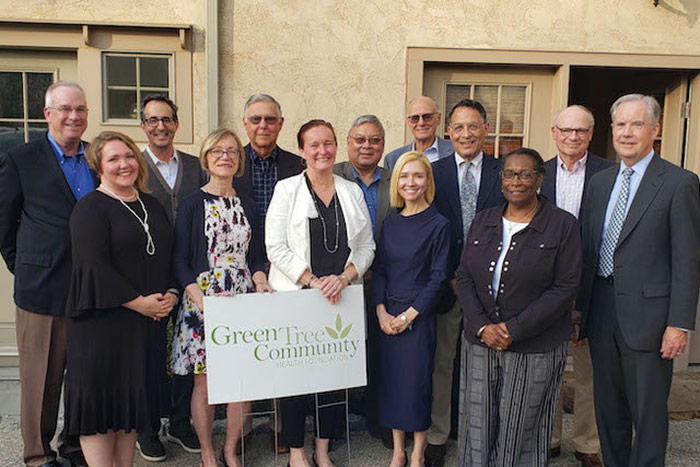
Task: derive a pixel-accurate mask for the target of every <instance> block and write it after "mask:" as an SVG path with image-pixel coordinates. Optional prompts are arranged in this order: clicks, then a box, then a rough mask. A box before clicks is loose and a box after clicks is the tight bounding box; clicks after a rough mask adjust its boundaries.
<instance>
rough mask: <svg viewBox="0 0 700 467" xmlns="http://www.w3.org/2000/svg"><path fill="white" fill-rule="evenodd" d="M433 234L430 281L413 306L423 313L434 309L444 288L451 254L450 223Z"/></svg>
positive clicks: (429, 253)
mask: <svg viewBox="0 0 700 467" xmlns="http://www.w3.org/2000/svg"><path fill="white" fill-rule="evenodd" d="M432 234H433V237H432V241H431V244H430V251H429V252H428V254H427V255H426V256H427V258H426V259H427V261H428V263H429V264H430V275H429V277H428V283H427V284H426V285H425V286H424V287H423V288H422V289H421V290H420V292H419V293H418V296H416V298H415V299H414V300H413V308H415V309H416V311H418V313H420V314H421V315H423V314H426V313H430V312H432V311H433V310H434V305H435V303H436V302H437V299H438V296H439V294H440V292H441V291H442V290H443V287H444V285H445V279H447V264H448V262H449V256H450V234H451V232H450V224H449V223H447V222H445V223H443V224H442V225H441V226H440V228H439V229H436V230H435V231H433V232H432Z"/></svg>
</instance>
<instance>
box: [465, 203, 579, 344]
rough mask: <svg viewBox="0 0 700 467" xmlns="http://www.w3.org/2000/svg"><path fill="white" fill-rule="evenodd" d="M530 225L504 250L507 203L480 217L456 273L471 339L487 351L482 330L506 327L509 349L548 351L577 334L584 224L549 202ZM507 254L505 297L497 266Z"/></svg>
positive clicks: (505, 262) (467, 333) (502, 281)
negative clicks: (576, 303) (576, 306)
mask: <svg viewBox="0 0 700 467" xmlns="http://www.w3.org/2000/svg"><path fill="white" fill-rule="evenodd" d="M540 203H541V207H540V209H539V211H538V212H537V213H536V214H535V216H534V217H533V219H532V220H531V221H530V224H529V225H528V226H527V227H526V228H525V229H523V230H522V231H520V232H518V233H516V234H514V235H513V238H512V240H511V243H510V244H509V245H503V244H502V239H503V220H502V216H503V212H504V210H505V207H506V204H503V205H501V206H499V207H495V208H491V209H487V210H485V211H483V212H481V213H479V214H477V216H476V217H475V218H474V221H473V222H472V225H471V228H470V230H469V236H468V240H467V244H466V246H465V248H464V251H463V253H462V259H461V262H460V266H459V269H458V270H457V273H456V277H457V296H458V297H459V300H460V303H461V305H462V309H463V311H464V320H465V322H464V332H465V337H466V338H467V339H468V340H469V341H470V342H472V343H475V344H480V343H481V342H480V339H479V338H478V337H476V333H477V332H478V330H479V329H480V328H481V327H482V326H484V325H486V324H495V323H499V322H501V321H504V322H505V324H506V327H507V328H508V331H509V332H510V334H511V336H512V338H513V344H512V345H511V346H510V347H509V349H508V350H511V351H513V352H523V353H535V352H547V351H550V350H552V349H553V348H555V347H556V346H557V345H559V344H561V342H562V341H564V340H566V339H567V338H568V337H569V334H570V332H571V310H572V306H573V301H574V298H575V297H576V293H577V290H578V285H579V281H580V278H581V235H580V229H579V224H578V221H577V220H576V218H575V217H574V216H572V215H571V214H569V213H568V212H566V211H564V210H562V209H559V208H557V207H556V206H555V205H553V204H551V203H550V202H548V201H547V200H546V199H544V198H540ZM503 248H507V249H508V251H507V253H506V256H505V259H504V262H503V269H502V271H501V282H500V285H499V286H498V287H499V291H498V296H497V298H496V299H494V297H493V294H492V292H493V291H492V285H491V284H492V279H493V273H494V265H495V264H496V262H497V261H498V257H499V256H500V254H501V250H502V249H503Z"/></svg>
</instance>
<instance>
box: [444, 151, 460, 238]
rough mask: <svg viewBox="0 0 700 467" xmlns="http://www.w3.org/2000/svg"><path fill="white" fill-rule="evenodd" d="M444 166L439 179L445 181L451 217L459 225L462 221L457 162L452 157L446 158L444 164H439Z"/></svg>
mask: <svg viewBox="0 0 700 467" xmlns="http://www.w3.org/2000/svg"><path fill="white" fill-rule="evenodd" d="M441 166H443V168H444V172H443V174H442V177H440V180H441V182H442V183H445V190H446V191H447V195H448V196H447V199H448V202H449V205H450V210H451V211H452V219H455V220H458V221H459V222H460V225H461V223H462V206H461V204H460V196H459V181H458V179H457V177H458V176H459V175H458V172H457V163H456V162H455V160H454V158H452V159H446V163H445V164H441Z"/></svg>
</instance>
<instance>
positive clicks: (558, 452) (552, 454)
mask: <svg viewBox="0 0 700 467" xmlns="http://www.w3.org/2000/svg"><path fill="white" fill-rule="evenodd" d="M559 456H561V446H557V447H555V448H552V449H550V450H549V458H550V459H554V458H556V457H559Z"/></svg>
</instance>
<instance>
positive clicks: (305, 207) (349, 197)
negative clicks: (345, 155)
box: [265, 173, 375, 291]
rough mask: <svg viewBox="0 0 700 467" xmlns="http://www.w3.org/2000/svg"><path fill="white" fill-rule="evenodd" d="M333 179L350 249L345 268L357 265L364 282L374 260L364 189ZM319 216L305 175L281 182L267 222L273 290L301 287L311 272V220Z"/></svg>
mask: <svg viewBox="0 0 700 467" xmlns="http://www.w3.org/2000/svg"><path fill="white" fill-rule="evenodd" d="M333 179H334V181H335V192H336V193H337V194H338V201H339V202H340V207H341V208H342V210H343V216H344V217H345V225H346V228H347V235H348V247H349V248H350V255H349V256H348V261H347V263H346V264H345V266H346V267H347V266H348V265H349V264H350V263H352V264H354V265H355V269H357V273H358V279H357V280H356V282H361V281H362V276H364V274H365V272H366V271H367V269H368V268H369V267H370V266H371V264H372V260H373V259H374V248H375V247H374V239H373V238H372V222H371V221H370V217H369V211H368V210H367V205H366V204H365V198H364V195H363V194H362V190H361V189H360V187H359V186H357V185H356V184H355V183H353V182H350V181H347V180H345V179H343V178H340V177H338V176H337V175H334V176H333ZM317 217H318V211H317V210H316V206H315V205H314V202H313V199H312V198H311V193H309V189H308V187H307V186H306V180H305V179H304V173H301V174H299V175H295V176H293V177H289V178H285V179H284V180H280V181H278V182H277V184H276V185H275V191H274V193H273V195H272V200H270V205H269V207H268V208H267V216H266V219H265V246H266V248H267V257H268V259H269V260H270V276H269V282H270V286H272V288H273V289H275V290H282V291H284V290H297V289H300V288H301V285H300V284H298V283H297V281H298V280H299V278H300V277H301V276H302V274H304V271H305V270H306V269H311V240H310V238H309V219H313V218H317Z"/></svg>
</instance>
